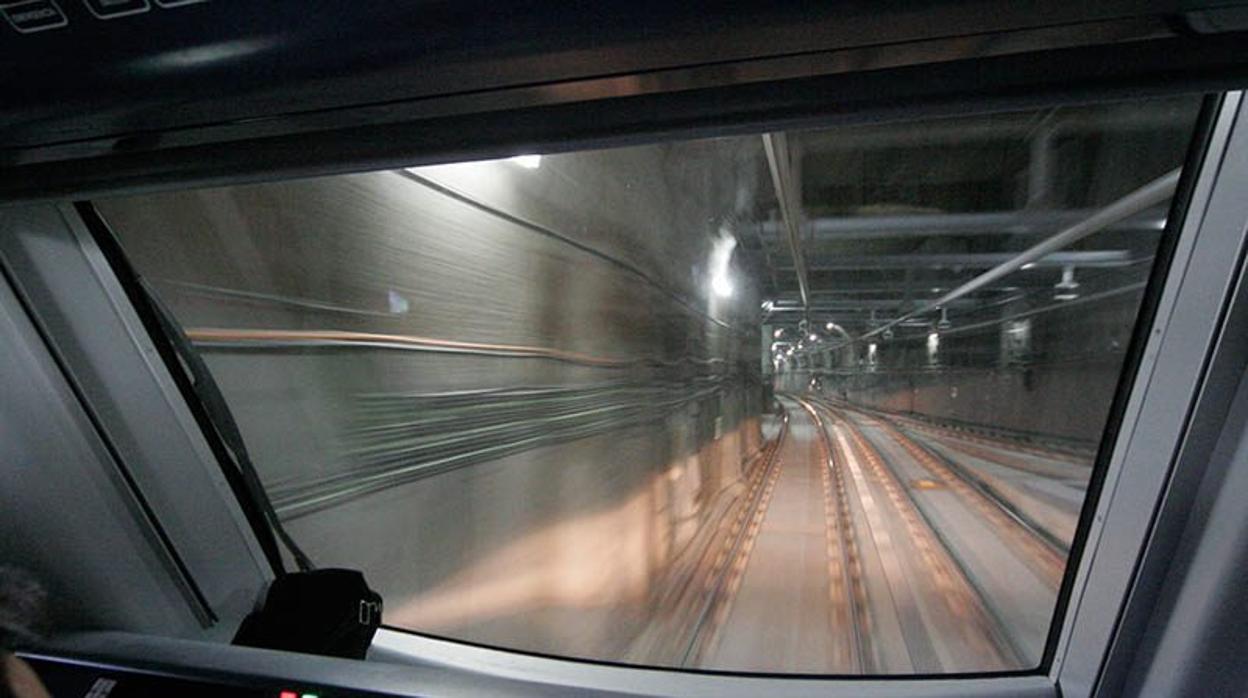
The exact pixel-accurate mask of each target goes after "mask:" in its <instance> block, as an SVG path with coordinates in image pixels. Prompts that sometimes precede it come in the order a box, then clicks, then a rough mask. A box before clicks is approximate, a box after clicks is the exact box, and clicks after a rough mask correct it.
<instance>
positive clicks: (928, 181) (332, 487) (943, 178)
mask: <svg viewBox="0 0 1248 698" xmlns="http://www.w3.org/2000/svg"><path fill="white" fill-rule="evenodd" d="M1199 108H1200V100H1199V98H1197V97H1167V98H1135V99H1131V100H1127V101H1121V102H1102V103H1091V104H1072V105H1067V106H1061V107H1046V108H1037V109H1031V110H1024V111H1006V112H998V113H987V114H951V115H944V116H938V117H933V116H928V117H926V118H924V119H922V120H906V119H904V118H898V119H893V120H889V119H884V120H879V119H877V120H874V121H872V122H870V123H852V122H847V123H844V124H837V125H831V126H821V127H819V128H804V127H795V128H786V129H777V130H772V131H768V132H765V133H761V134H760V133H748V134H727V135H721V136H718V137H713V138H706V137H703V136H702V135H698V136H697V137H691V136H684V135H682V134H680V133H673V134H670V137H668V138H667V139H666V140H663V141H662V142H659V143H651V144H646V145H625V146H620V147H614V148H609V149H600V150H568V151H562V152H541V153H538V152H516V153H515V154H514V155H512V156H510V157H505V158H500V159H494V160H476V161H465V162H444V163H435V164H424V165H420V166H413V167H407V168H400V169H391V170H384V171H374V172H359V173H352V174H341V175H334V176H328V177H317V178H306V179H293V180H285V181H274V182H260V183H253V184H236V185H230V186H224V187H216V188H202V189H192V190H183V191H163V192H154V193H146V194H138V195H128V196H124V197H117V198H103V199H98V200H95V201H93V202H92V205H93V206H94V208H95V210H97V211H98V213H99V215H100V217H101V218H102V220H103V221H104V222H105V223H106V225H107V227H108V230H109V231H111V233H112V234H113V235H114V236H116V238H117V240H118V241H119V242H120V245H121V248H122V249H123V250H124V252H125V254H126V256H127V258H128V259H129V260H130V261H131V262H132V263H133V265H134V267H135V269H136V270H137V272H138V273H139V274H140V275H141V277H142V278H143V279H144V281H145V282H146V283H147V284H148V285H150V287H151V288H152V289H153V291H154V293H155V294H156V296H157V297H158V298H159V300H160V302H161V303H162V304H164V305H165V306H167V307H168V308H169V309H170V311H171V312H172V314H173V316H174V317H175V318H176V320H177V322H178V323H179V324H180V326H181V327H182V329H183V331H184V332H185V335H186V337H187V338H188V339H189V341H190V342H191V343H192V344H193V346H194V347H195V348H196V349H197V350H198V352H199V354H200V355H201V356H202V357H203V358H204V360H205V362H206V364H207V366H208V367H209V369H210V370H211V374H212V377H213V379H214V380H215V382H216V383H217V385H218V386H219V388H220V390H221V393H222V394H223V396H224V398H225V401H226V403H228V406H229V409H230V411H231V412H232V414H233V417H234V420H235V421H236V422H237V424H238V426H239V429H240V431H241V434H242V437H243V440H244V441H245V443H246V448H247V450H248V452H249V454H250V460H251V461H252V462H254V464H255V467H256V471H257V473H258V475H259V478H260V481H261V482H262V483H263V486H264V490H265V492H266V493H267V496H268V499H269V500H270V501H271V502H272V505H273V509H274V511H275V512H276V514H277V516H278V517H279V518H280V520H281V522H282V524H283V526H284V527H285V530H287V531H288V532H289V533H290V535H291V537H292V538H293V539H294V541H296V542H297V543H298V546H299V548H301V549H302V551H303V552H304V553H306V555H307V556H308V557H309V558H310V559H311V560H312V561H314V562H315V563H316V564H318V565H324V566H334V567H348V568H354V569H359V570H363V571H364V572H365V574H366V575H367V577H368V579H369V582H370V584H372V585H373V586H374V587H375V588H376V589H378V590H379V591H380V592H381V594H382V595H383V597H384V598H385V615H384V622H385V623H386V624H387V625H388V626H392V627H396V628H401V629H405V630H411V631H414V632H418V633H423V634H427V635H433V636H437V637H448V638H454V639H456V640H461V641H465V642H469V643H476V644H480V645H485V646H490V647H503V648H508V649H515V650H520V651H524V652H531V653H537V654H549V655H560V656H571V657H579V658H585V659H593V660H600V661H608V662H616V663H625V664H644V665H654V666H664V667H679V668H689V669H710V670H727V671H749V672H786V673H810V674H846V675H856V674H873V675H877V674H938V673H969V674H973V673H976V672H991V671H1013V670H1026V669H1032V668H1035V667H1037V666H1038V665H1040V663H1041V660H1042V653H1043V652H1044V648H1045V646H1046V642H1047V639H1048V636H1049V633H1050V626H1051V624H1052V621H1053V618H1054V617H1055V614H1056V613H1057V612H1058V604H1059V599H1060V598H1061V596H1062V590H1063V588H1064V587H1065V586H1066V585H1068V584H1069V583H1070V582H1069V576H1070V575H1069V570H1070V561H1071V556H1072V550H1076V549H1077V547H1078V539H1079V536H1080V535H1081V531H1082V530H1083V529H1082V526H1081V517H1082V518H1086V517H1084V510H1085V505H1086V500H1087V494H1088V491H1089V487H1090V483H1091V482H1092V480H1093V473H1094V472H1095V466H1096V464H1097V462H1098V459H1100V458H1103V457H1104V454H1103V453H1102V452H1103V451H1104V450H1105V444H1106V443H1112V439H1110V438H1108V435H1110V434H1112V430H1113V429H1114V427H1115V424H1114V419H1113V415H1114V413H1115V409H1116V406H1117V405H1120V403H1121V401H1122V400H1123V399H1124V396H1123V389H1122V387H1121V384H1122V383H1123V381H1124V375H1126V371H1127V370H1128V369H1129V367H1130V366H1131V361H1132V356H1133V355H1134V354H1133V352H1136V351H1137V348H1138V345H1139V342H1140V338H1139V336H1138V334H1139V332H1138V331H1137V327H1138V326H1139V325H1140V320H1141V318H1142V317H1143V316H1144V315H1145V314H1147V313H1148V312H1150V310H1149V309H1150V307H1152V306H1151V301H1150V298H1151V296H1150V293H1151V290H1150V289H1152V287H1153V279H1154V278H1155V277H1156V275H1157V274H1158V270H1160V269H1164V265H1165V260H1166V259H1167V255H1168V254H1169V250H1170V249H1171V247H1172V240H1173V238H1174V231H1173V229H1172V228H1173V226H1172V225H1170V224H1169V221H1170V220H1171V218H1172V216H1171V212H1170V209H1171V206H1172V202H1173V201H1174V200H1175V192H1176V189H1177V186H1178V184H1177V183H1178V181H1179V178H1180V176H1181V173H1182V168H1183V166H1184V163H1185V159H1186V154H1187V152H1188V149H1189V145H1190V143H1191V141H1192V139H1193V133H1194V131H1195V129H1196V123H1197V116H1198V111H1199Z"/></svg>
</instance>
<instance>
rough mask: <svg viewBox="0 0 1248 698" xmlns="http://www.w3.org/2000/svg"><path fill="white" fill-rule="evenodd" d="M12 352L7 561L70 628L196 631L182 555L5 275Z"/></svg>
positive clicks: (1, 310) (3, 297) (4, 471)
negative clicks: (122, 469) (42, 591)
mask: <svg viewBox="0 0 1248 698" xmlns="http://www.w3.org/2000/svg"><path fill="white" fill-rule="evenodd" d="M0 347H4V349H3V351H0V482H2V483H3V484H2V486H0V512H2V513H3V524H4V528H3V535H0V564H9V565H17V566H20V567H23V568H26V569H28V570H29V571H30V572H31V573H33V574H34V575H35V577H36V578H37V579H38V580H39V581H40V583H42V584H43V585H44V586H45V587H47V590H48V592H49V597H50V601H49V605H50V609H51V611H52V614H53V622H54V623H55V624H57V625H59V626H61V627H66V626H69V625H71V624H74V625H87V626H97V627H98V626H106V627H114V628H122V629H129V630H134V631H146V632H156V631H160V632H165V633H171V634H178V633H187V632H193V631H195V630H196V629H197V628H198V622H197V619H196V617H195V615H194V614H193V613H192V610H191V608H190V607H189V606H188V605H187V601H186V598H185V596H184V594H183V592H184V591H185V589H183V588H180V587H179V585H178V584H177V582H176V577H177V571H176V569H174V565H173V562H172V560H170V559H169V558H168V556H166V555H164V554H163V551H162V548H161V545H160V542H159V541H158V540H156V539H155V537H154V536H152V535H151V530H150V529H149V528H148V527H147V522H146V521H145V520H144V514H143V512H142V509H141V507H140V506H139V503H138V502H137V501H136V500H135V499H134V497H133V496H132V493H131V491H130V490H129V489H128V488H127V486H126V484H125V482H124V481H123V480H122V478H121V477H120V476H119V474H118V471H117V469H116V467H115V464H114V463H113V462H112V459H111V457H110V455H109V453H108V451H107V450H106V448H105V447H104V445H103V444H102V443H101V442H100V440H99V438H98V435H97V434H96V432H95V430H94V429H93V427H92V425H91V422H90V421H89V419H88V418H87V415H86V414H84V413H83V411H82V409H81V407H80V405H79V403H78V401H77V399H76V397H75V396H74V394H73V392H72V391H71V389H70V387H69V385H68V384H67V383H66V382H65V377H64V375H63V374H62V373H61V371H60V369H59V367H58V366H57V365H56V363H55V362H54V360H53V358H52V356H51V355H50V354H49V353H48V350H47V347H46V345H45V344H44V343H43V340H42V338H41V337H40V336H39V334H38V332H37V331H36V330H35V328H34V326H33V325H32V324H31V323H30V320H29V319H28V318H27V316H26V313H25V310H24V309H23V308H22V306H21V304H20V303H19V301H18V299H17V297H16V296H15V295H14V294H13V292H12V290H11V289H10V287H9V284H8V283H7V282H6V281H5V280H4V279H3V278H0Z"/></svg>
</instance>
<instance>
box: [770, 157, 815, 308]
mask: <svg viewBox="0 0 1248 698" xmlns="http://www.w3.org/2000/svg"><path fill="white" fill-rule="evenodd" d="M763 150H764V152H766V154H767V169H769V170H771V182H772V184H773V185H774V186H775V188H776V200H777V201H778V202H779V204H780V217H781V218H783V219H784V230H785V233H786V234H787V236H788V241H789V252H790V254H791V255H792V256H793V271H794V273H796V274H797V288H798V291H799V292H800V293H801V294H802V308H803V309H805V308H809V307H810V290H809V287H808V286H807V283H806V262H805V259H804V258H803V256H802V240H801V236H800V235H799V234H798V216H800V215H801V207H800V205H799V204H798V202H797V200H796V199H795V198H794V196H795V194H796V190H795V189H794V186H796V184H795V183H794V182H793V169H792V163H791V162H790V161H789V144H788V139H786V138H785V136H784V134H783V133H764V134H763Z"/></svg>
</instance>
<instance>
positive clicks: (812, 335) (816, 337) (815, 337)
mask: <svg viewBox="0 0 1248 698" xmlns="http://www.w3.org/2000/svg"><path fill="white" fill-rule="evenodd" d="M810 341H812V342H818V341H819V335H817V334H815V333H814V332H811V333H810Z"/></svg>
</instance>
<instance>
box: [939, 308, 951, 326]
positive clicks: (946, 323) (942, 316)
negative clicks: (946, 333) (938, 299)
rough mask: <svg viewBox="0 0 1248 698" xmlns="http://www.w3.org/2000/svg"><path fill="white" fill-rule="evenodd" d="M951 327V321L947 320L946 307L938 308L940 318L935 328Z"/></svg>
mask: <svg viewBox="0 0 1248 698" xmlns="http://www.w3.org/2000/svg"><path fill="white" fill-rule="evenodd" d="M950 327H953V323H952V322H949V311H948V309H947V308H941V309H940V320H939V321H937V322H936V329H938V330H947V329H949V328H950Z"/></svg>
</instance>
